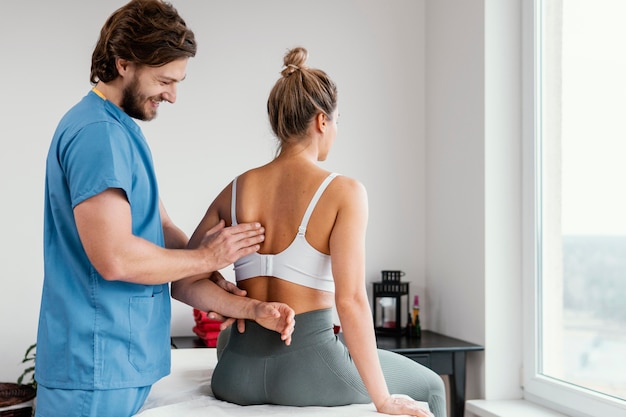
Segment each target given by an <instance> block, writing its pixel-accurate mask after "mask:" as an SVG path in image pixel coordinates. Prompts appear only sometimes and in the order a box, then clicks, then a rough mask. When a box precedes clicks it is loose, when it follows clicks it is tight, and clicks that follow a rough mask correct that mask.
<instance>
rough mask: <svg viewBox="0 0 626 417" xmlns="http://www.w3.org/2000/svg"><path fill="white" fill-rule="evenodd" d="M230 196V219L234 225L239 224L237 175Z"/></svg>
mask: <svg viewBox="0 0 626 417" xmlns="http://www.w3.org/2000/svg"><path fill="white" fill-rule="evenodd" d="M231 193H232V194H231V196H230V221H231V224H232V225H233V226H236V225H237V177H235V179H234V180H233V188H232V191H231Z"/></svg>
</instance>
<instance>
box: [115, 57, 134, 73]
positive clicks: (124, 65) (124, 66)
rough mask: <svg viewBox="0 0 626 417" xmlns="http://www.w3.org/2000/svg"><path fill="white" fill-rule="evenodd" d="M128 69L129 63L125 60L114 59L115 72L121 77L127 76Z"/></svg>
mask: <svg viewBox="0 0 626 417" xmlns="http://www.w3.org/2000/svg"><path fill="white" fill-rule="evenodd" d="M130 67H131V63H130V61H128V60H127V59H123V58H115V68H117V72H118V73H119V74H120V75H121V76H125V75H126V74H128V71H129V70H130Z"/></svg>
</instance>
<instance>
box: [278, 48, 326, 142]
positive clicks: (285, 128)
mask: <svg viewBox="0 0 626 417" xmlns="http://www.w3.org/2000/svg"><path fill="white" fill-rule="evenodd" d="M307 58H308V51H307V50H306V49H305V48H303V47H296V48H293V49H291V50H289V51H287V53H286V54H285V57H284V59H283V63H284V68H283V70H282V71H281V74H282V77H281V78H279V79H278V81H276V84H275V85H274V87H273V88H272V91H271V92H270V95H269V98H268V99H267V113H268V116H269V120H270V124H271V126H272V130H273V131H274V134H276V136H277V137H278V139H279V140H280V147H282V145H284V144H285V143H287V142H288V140H289V139H290V138H299V137H302V136H303V135H304V134H305V133H306V130H307V128H308V126H309V123H310V122H311V120H313V118H314V117H315V116H316V115H317V114H319V113H324V114H325V115H326V117H328V118H329V119H331V120H332V114H333V112H334V111H335V109H336V108H337V86H336V85H335V83H334V82H333V81H332V80H331V79H330V77H329V76H328V75H327V74H326V73H325V72H324V71H322V70H319V69H315V68H309V67H308V66H306V60H307Z"/></svg>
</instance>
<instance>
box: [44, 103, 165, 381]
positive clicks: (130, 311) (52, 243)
mask: <svg viewBox="0 0 626 417" xmlns="http://www.w3.org/2000/svg"><path fill="white" fill-rule="evenodd" d="M108 188H119V189H122V190H123V191H124V192H125V193H126V197H127V198H128V201H129V203H130V208H131V213H132V228H133V234H135V235H136V236H139V237H142V238H144V239H146V240H148V241H150V242H152V243H154V244H156V245H159V246H164V238H163V228H162V225H161V217H160V213H159V195H158V186H157V181H156V176H155V173H154V166H153V162H152V155H151V152H150V149H149V147H148V144H147V143H146V141H145V138H144V136H143V134H142V132H141V129H140V128H139V126H138V125H137V123H135V121H134V120H133V119H132V118H130V117H129V116H128V115H127V114H126V113H124V112H123V111H122V110H121V109H120V108H118V107H117V106H115V105H114V104H112V103H111V102H109V101H107V100H104V99H102V98H101V97H99V96H98V95H97V94H95V93H94V92H93V91H91V92H89V94H87V96H85V97H84V98H83V99H82V100H81V101H80V102H79V103H78V104H77V105H75V106H74V107H73V108H72V109H70V110H69V111H68V113H67V114H66V115H65V116H64V117H63V119H62V120H61V122H60V123H59V126H58V128H57V130H56V132H55V134H54V137H53V139H52V143H51V146H50V150H49V153H48V159H47V163H46V184H45V212H44V284H43V293H42V300H41V310H40V317H39V329H38V334H37V364H36V370H35V378H36V380H37V382H38V383H40V384H42V385H44V386H46V387H50V388H63V389H87V390H90V389H117V388H128V387H140V386H148V385H152V384H153V383H154V382H156V381H157V380H158V379H160V378H162V377H163V376H165V375H167V374H168V373H169V371H170V318H171V310H170V294H169V286H168V284H162V285H140V284H132V283H127V282H120V281H106V280H105V279H103V278H102V276H101V275H100V274H99V273H98V271H96V269H95V268H94V267H93V265H92V264H91V262H90V261H89V259H88V257H87V255H86V253H85V250H84V248H83V246H82V244H81V241H80V238H79V236H78V231H77V229H76V224H75V221H74V213H73V209H74V207H75V206H76V205H77V204H79V203H81V202H82V201H84V200H86V199H88V198H90V197H93V196H95V195H97V194H99V193H101V192H102V191H104V190H106V189H108Z"/></svg>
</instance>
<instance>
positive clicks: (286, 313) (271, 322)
mask: <svg viewBox="0 0 626 417" xmlns="http://www.w3.org/2000/svg"><path fill="white" fill-rule="evenodd" d="M254 316H255V318H254V321H256V322H257V323H258V324H260V325H261V326H263V327H265V328H266V329H270V330H274V331H276V332H278V333H280V340H283V341H284V342H285V344H286V345H287V346H289V345H290V344H291V334H292V333H293V329H294V326H295V325H296V320H295V318H294V316H295V312H294V311H293V309H292V308H291V307H289V306H288V305H287V304H283V303H276V302H259V304H258V305H257V306H256V308H255V310H254Z"/></svg>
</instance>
